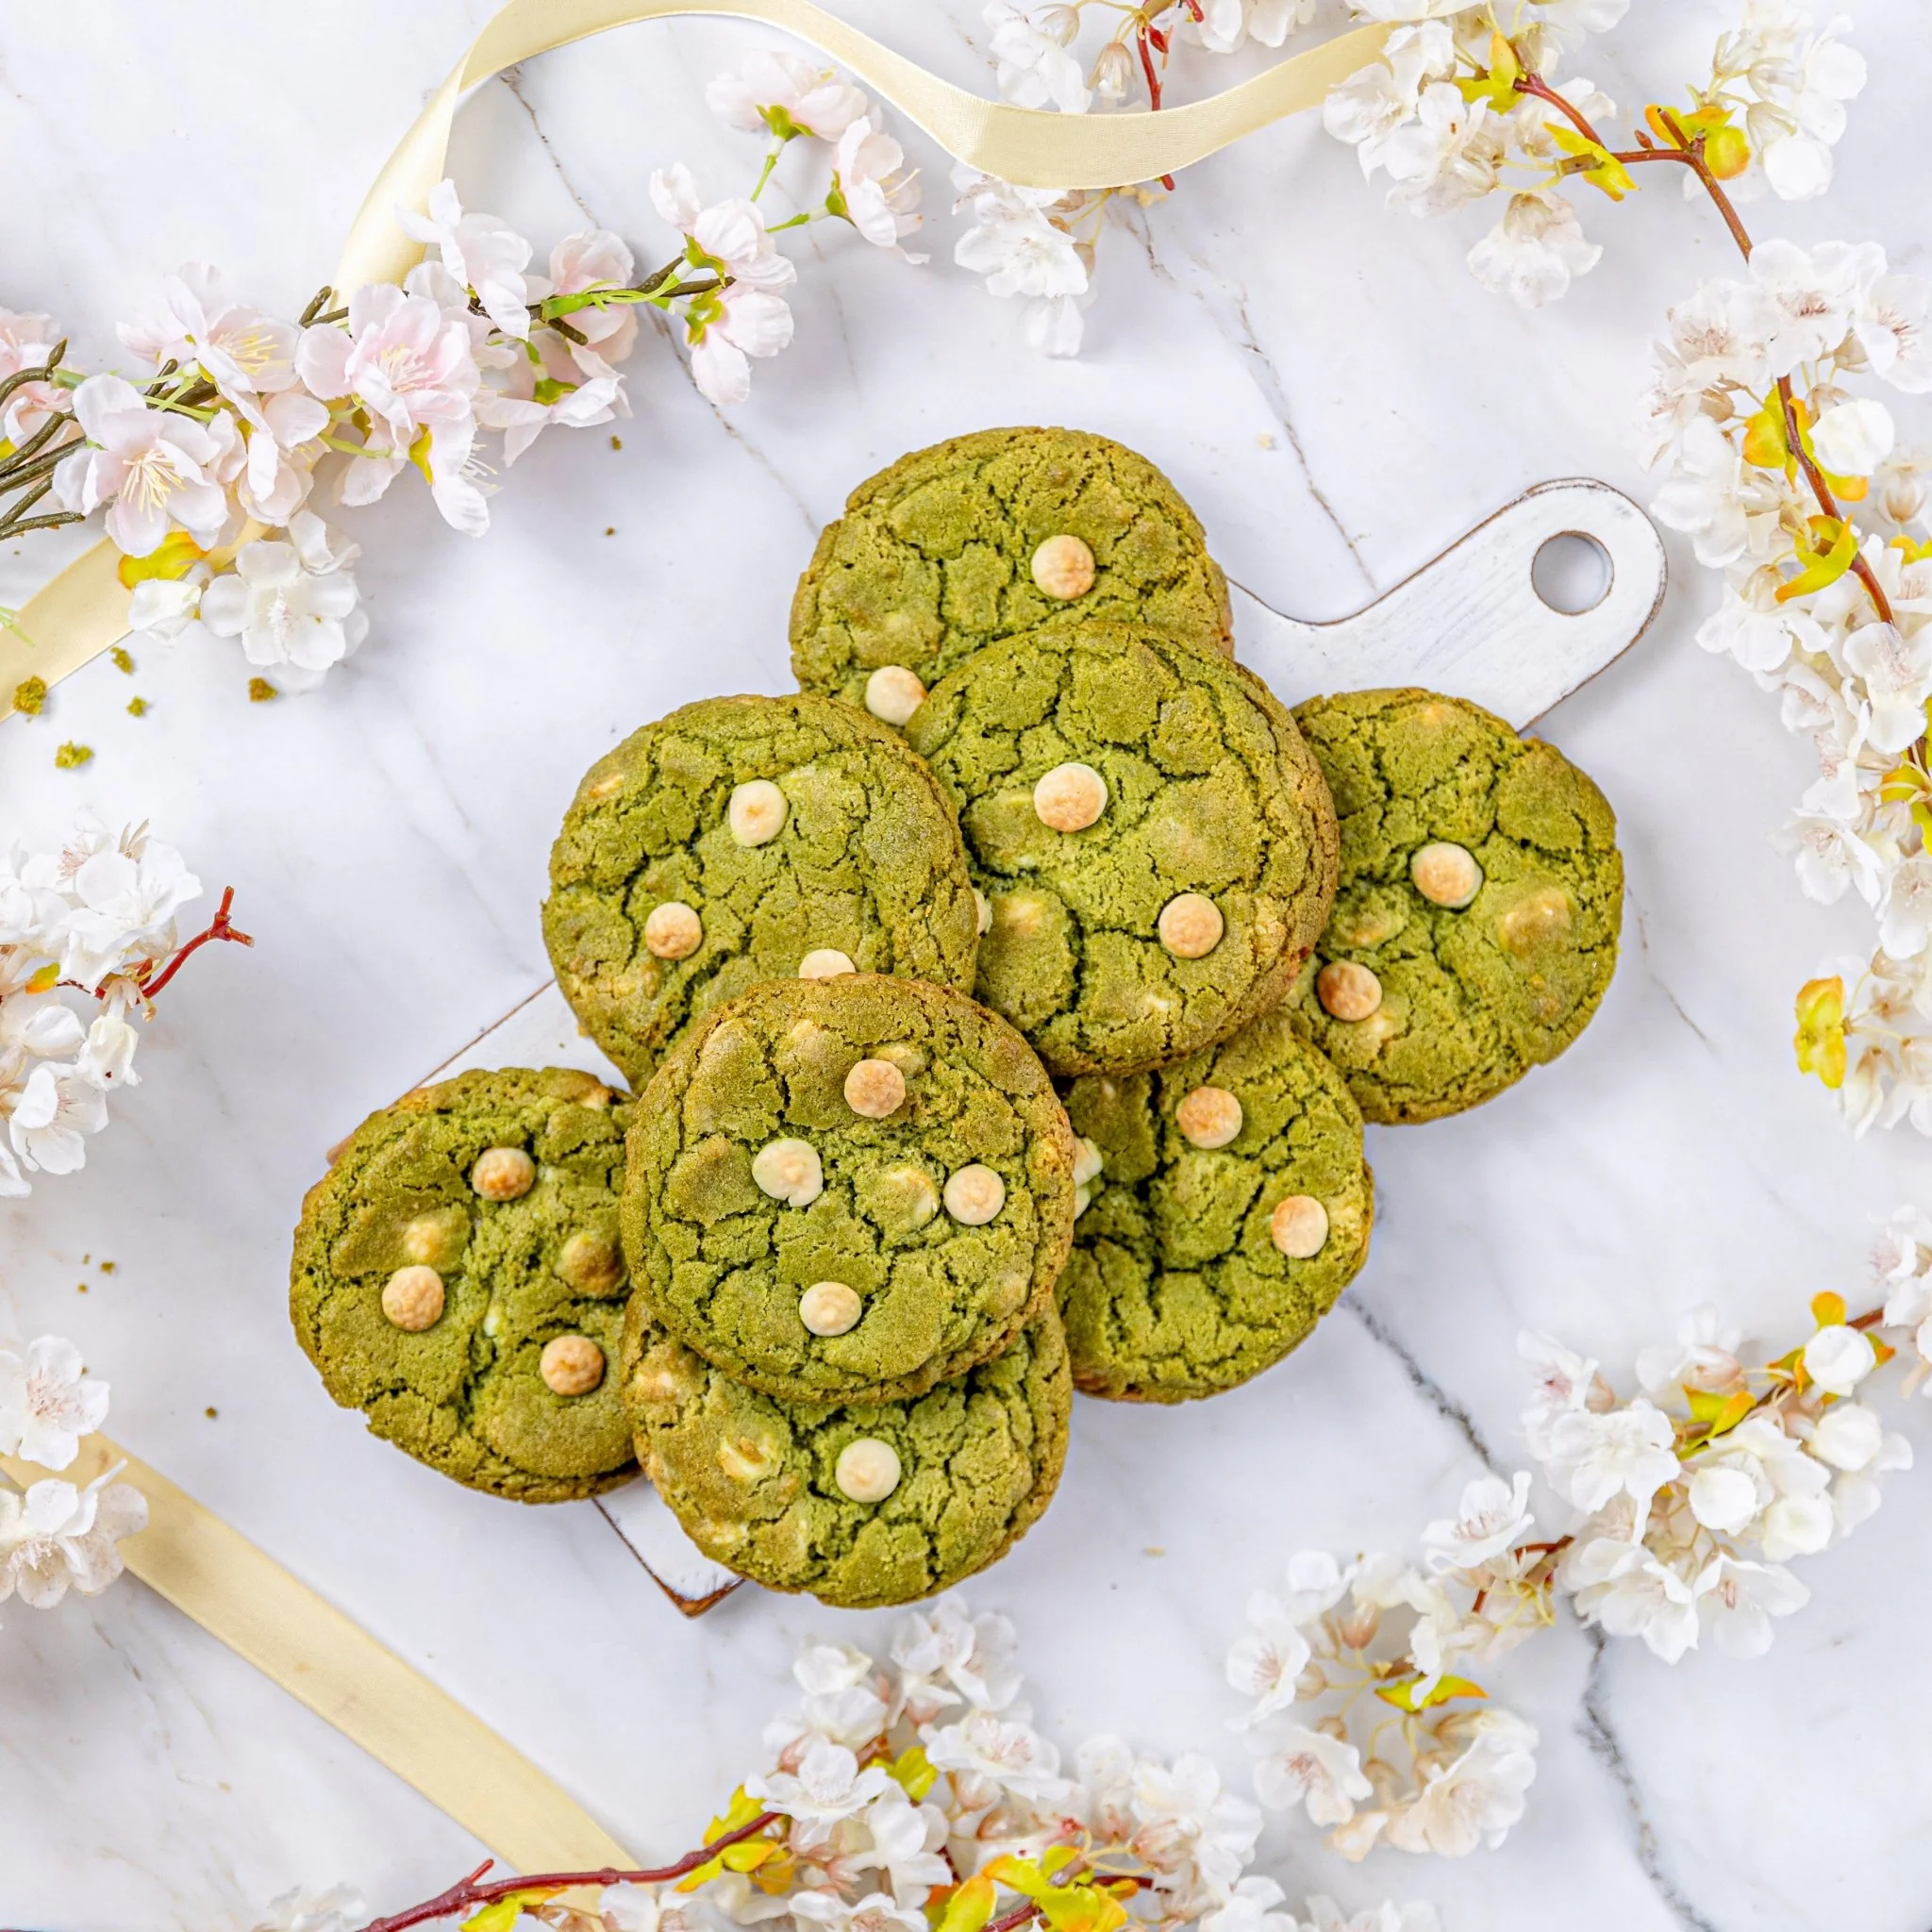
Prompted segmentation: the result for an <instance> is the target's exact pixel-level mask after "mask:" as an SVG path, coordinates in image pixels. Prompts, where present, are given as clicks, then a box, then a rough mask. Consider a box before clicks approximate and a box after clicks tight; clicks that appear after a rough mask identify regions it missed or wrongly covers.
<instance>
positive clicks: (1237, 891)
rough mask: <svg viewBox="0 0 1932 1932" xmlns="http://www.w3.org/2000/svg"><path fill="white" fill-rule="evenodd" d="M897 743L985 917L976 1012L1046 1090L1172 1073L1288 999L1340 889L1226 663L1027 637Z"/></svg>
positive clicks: (1315, 822) (1263, 707)
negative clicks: (1001, 1033)
mask: <svg viewBox="0 0 1932 1932" xmlns="http://www.w3.org/2000/svg"><path fill="white" fill-rule="evenodd" d="M907 741H908V743H910V744H911V745H912V747H913V749H914V750H916V751H918V752H920V753H922V754H924V757H925V758H927V759H928V760H930V762H931V765H932V769H933V772H934V774H936V776H937V777H938V779H939V781H940V784H941V786H942V787H943V788H944V790H945V791H946V792H947V794H948V795H949V796H950V797H951V799H952V800H953V803H954V804H955V806H956V807H957V808H958V813H959V824H960V828H961V829H962V830H963V831H964V832H965V834H966V849H967V853H968V856H969V858H971V860H972V864H973V876H974V885H975V886H977V887H978V888H979V889H980V890H981V891H983V892H984V893H985V895H986V897H987V900H988V902H989V907H990V913H991V924H990V927H989V930H988V932H987V934H986V937H985V938H984V939H983V940H982V941H981V943H980V948H979V978H978V985H977V991H978V994H979V997H980V998H981V999H983V1000H984V1001H985V1002H986V1003H987V1005H989V1006H990V1007H991V1008H994V1009H995V1010H996V1011H998V1012H1001V1013H1004V1014H1005V1015H1006V1017H1007V1018H1008V1020H1010V1021H1011V1022H1012V1023H1013V1024H1014V1025H1016V1026H1018V1027H1019V1028H1020V1030H1021V1031H1022V1032H1023V1033H1024V1034H1025V1036H1026V1037H1027V1039H1028V1040H1030V1041H1032V1042H1033V1044H1034V1046H1035V1047H1036V1048H1037V1049H1038V1051H1039V1053H1040V1056H1041V1058H1042V1059H1044V1060H1045V1062H1046V1064H1047V1065H1048V1066H1049V1067H1051V1068H1052V1069H1053V1071H1054V1072H1055V1073H1057V1074H1089V1073H1131V1072H1134V1071H1135V1070H1137V1069H1139V1068H1141V1067H1149V1066H1157V1065H1159V1064H1160V1063H1162V1062H1164V1061H1167V1060H1171V1059H1175V1058H1179V1057H1180V1056H1182V1055H1183V1054H1189V1053H1192V1052H1193V1051H1194V1050H1195V1049H1196V1048H1198V1047H1201V1046H1205V1045H1208V1043H1209V1042H1211V1041H1216V1040H1220V1039H1224V1037H1225V1036H1226V1035H1228V1034H1230V1033H1232V1032H1233V1031H1234V1030H1235V1029H1236V1028H1237V1027H1238V1026H1240V1025H1241V1024H1242V1023H1243V1022H1244V1021H1246V1020H1249V1019H1252V1018H1253V1017H1254V1016H1255V1015H1256V1014H1257V1013H1262V1012H1266V1011H1267V1010H1268V1009H1269V1008H1271V1007H1274V1006H1275V1005H1276V1004H1278V1003H1279V1001H1280V1000H1281V999H1282V998H1283V997H1284V995H1285V994H1286V993H1287V992H1288V991H1289V990H1290V988H1291V986H1292V985H1293V983H1294V976H1295V973H1296V970H1297V969H1298V968H1299V967H1300V965H1301V963H1302V961H1303V960H1304V959H1305V958H1307V954H1308V949H1309V948H1310V946H1312V945H1313V943H1314V941H1315V937H1316V935H1317V934H1318V933H1319V932H1320V931H1321V930H1322V924H1323V921H1324V919H1326V917H1327V915H1328V904H1329V901H1330V899H1331V898H1332V897H1333V896H1334V892H1335V867H1336V832H1335V814H1334V810H1333V808H1332V807H1331V806H1330V804H1329V802H1328V788H1327V787H1326V786H1325V785H1324V783H1323V782H1322V774H1321V773H1320V772H1319V771H1318V770H1317V769H1316V767H1315V761H1314V759H1313V758H1310V757H1309V755H1308V751H1307V746H1306V745H1304V744H1303V743H1302V741H1301V734H1300V733H1299V732H1297V731H1296V729H1295V727H1294V721H1293V720H1292V719H1291V717H1290V716H1289V715H1288V713H1287V712H1286V711H1285V710H1283V708H1281V706H1280V705H1278V704H1277V703H1276V702H1275V701H1274V698H1273V697H1272V696H1270V694H1269V692H1268V691H1267V689H1266V687H1265V686H1264V685H1262V684H1261V683H1260V681H1259V680H1258V679H1257V678H1255V677H1253V676H1251V675H1249V674H1248V673H1247V672H1246V671H1243V670H1242V669H1241V667H1240V666H1239V665H1237V664H1234V663H1231V662H1230V661H1229V660H1228V659H1226V658H1221V657H1217V656H1215V655H1214V654H1213V653H1211V652H1208V651H1202V650H1197V649H1196V648H1195V647H1194V646H1193V645H1191V644H1186V643H1180V642H1176V641H1174V639H1172V638H1169V637H1164V636H1162V635H1161V634H1160V633H1159V632H1158V631H1155V630H1151V629H1148V628H1146V627H1145V626H1143V625H1120V624H1098V623H1096V624H1083V625H1065V626H1062V627H1059V628H1057V629H1053V630H1043V631H1035V632H1034V633H1033V634H1032V635H1031V636H1030V637H1024V638H1014V639H1009V640H1008V641H1006V642H1004V643H998V644H990V645H988V646H987V648H986V649H985V650H984V651H982V652H980V653H979V655H978V656H977V657H976V658H974V659H973V661H972V662H971V663H970V664H968V665H967V666H966V667H965V668H964V669H963V670H960V671H956V672H954V673H953V675H951V676H950V677H946V678H942V679H941V681H940V683H939V684H937V685H936V686H935V687H934V688H933V692H932V695H931V697H930V698H928V699H927V701H926V702H925V704H924V705H923V706H922V707H921V708H920V710H919V713H918V715H917V716H916V717H915V718H914V719H913V720H912V723H911V724H910V725H909V726H908V731H907Z"/></svg>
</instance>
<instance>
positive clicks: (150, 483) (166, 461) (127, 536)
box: [54, 375, 234, 557]
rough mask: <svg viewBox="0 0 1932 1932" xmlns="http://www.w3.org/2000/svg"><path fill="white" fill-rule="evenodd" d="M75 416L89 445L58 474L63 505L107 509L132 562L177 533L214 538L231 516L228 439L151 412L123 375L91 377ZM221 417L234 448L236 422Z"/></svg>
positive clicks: (185, 419) (79, 394)
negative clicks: (226, 485) (219, 475)
mask: <svg viewBox="0 0 1932 1932" xmlns="http://www.w3.org/2000/svg"><path fill="white" fill-rule="evenodd" d="M74 415H75V421H76V422H77V423H78V424H79V425H80V426H81V429H82V431H83V432H84V434H85V436H86V439H87V440H86V441H85V443H82V444H78V445H76V446H75V448H74V450H73V452H72V454H71V455H68V456H65V457H63V458H61V459H60V462H59V464H58V466H57V467H56V469H55V471H54V494H55V496H56V497H58V499H59V502H60V504H61V507H62V508H66V509H71V510H75V511H77V512H79V513H80V514H81V515H83V516H85V515H87V514H88V513H89V512H90V511H92V510H95V509H98V508H101V507H102V506H103V505H106V506H107V510H108V516H107V529H108V536H109V537H110V538H112V539H113V541H114V543H115V545H116V546H117V547H118V548H119V549H122V550H125V552H126V553H127V555H128V556H130V557H146V556H149V555H150V554H151V553H152V552H154V551H155V550H157V549H158V548H159V547H160V544H161V542H162V541H163V539H165V538H166V537H167V535H168V533H169V531H171V530H175V529H181V530H186V531H187V532H188V533H189V535H190V536H192V538H194V540H195V541H197V542H198V543H201V544H203V545H204V546H206V545H208V544H211V543H213V542H214V541H215V540H216V538H217V537H219V536H220V534H221V532H222V528H223V526H224V525H225V524H226V523H227V522H228V519H229V516H230V515H231V510H230V507H229V503H228V497H227V492H226V491H225V490H224V489H223V488H222V486H221V484H220V482H219V481H218V480H217V479H216V476H215V474H214V473H215V470H216V467H217V465H218V463H219V461H220V459H221V458H222V456H223V454H224V451H225V447H226V446H228V445H227V444H225V441H224V439H223V437H222V436H221V435H218V434H217V432H216V431H215V430H213V429H211V428H208V427H205V426H204V425H202V424H200V423H198V422H196V421H195V420H194V419H193V418H192V417H191V416H184V415H179V414H176V413H174V412H171V411H169V410H165V409H161V408H153V407H151V406H150V405H149V403H148V401H147V399H146V398H145V397H144V396H143V395H142V393H141V391H139V390H137V389H136V388H135V387H134V385H133V384H132V383H130V382H125V381H124V380H123V379H122V378H121V377H120V376H118V375H90V376H89V377H88V378H87V379H86V381H84V382H83V383H82V384H81V385H80V387H79V388H78V389H76V390H75V392H74ZM220 420H221V421H222V422H223V423H225V425H227V437H228V440H229V443H233V441H234V425H233V423H232V420H231V419H228V418H222V419H220Z"/></svg>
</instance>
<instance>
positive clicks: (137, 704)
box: [127, 698, 147, 718]
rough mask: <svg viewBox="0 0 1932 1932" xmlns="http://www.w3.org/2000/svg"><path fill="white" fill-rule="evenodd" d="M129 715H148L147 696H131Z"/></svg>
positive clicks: (141, 716) (128, 707) (137, 716)
mask: <svg viewBox="0 0 1932 1932" xmlns="http://www.w3.org/2000/svg"><path fill="white" fill-rule="evenodd" d="M127 715H128V716H129V717H130V718H144V717H146V716H147V700H146V699H145V698H129V699H128V700H127Z"/></svg>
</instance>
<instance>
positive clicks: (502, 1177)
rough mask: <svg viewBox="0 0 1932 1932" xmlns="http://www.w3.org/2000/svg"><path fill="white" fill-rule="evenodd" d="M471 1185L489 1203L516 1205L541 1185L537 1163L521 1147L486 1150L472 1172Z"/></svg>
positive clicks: (477, 1159)
mask: <svg viewBox="0 0 1932 1932" xmlns="http://www.w3.org/2000/svg"><path fill="white" fill-rule="evenodd" d="M470 1185H471V1186H472V1187H473V1188H475V1191H477V1192H478V1193H479V1194H481V1195H482V1196H483V1198H484V1199H485V1200H486V1201H514V1200H516V1199H517V1198H518V1197H519V1196H520V1195H524V1194H527V1193H528V1192H529V1191H530V1190H531V1189H532V1188H533V1187H535V1186H536V1185H537V1163H536V1162H535V1161H534V1160H532V1159H531V1158H530V1157H529V1156H528V1155H527V1154H525V1152H524V1150H523V1149H522V1148H521V1147H486V1148H485V1149H484V1150H483V1152H482V1153H481V1154H479V1155H478V1156H477V1157H476V1164H475V1167H473V1168H472V1169H471V1170H470Z"/></svg>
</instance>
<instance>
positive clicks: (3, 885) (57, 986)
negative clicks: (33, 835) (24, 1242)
mask: <svg viewBox="0 0 1932 1932" xmlns="http://www.w3.org/2000/svg"><path fill="white" fill-rule="evenodd" d="M200 892H201V881H200V880H199V879H197V878H196V877H195V876H194V874H192V873H191V872H190V871H189V870H188V868H187V866H186V865H185V864H184V863H183V861H182V858H181V855H180V854H179V853H178V852H176V851H175V848H174V847H173V846H172V845H163V844H162V843H161V842H160V841H158V840H157V839H151V838H149V836H148V833H147V827H146V826H145V825H144V824H141V825H128V826H125V827H124V828H123V829H122V830H121V832H120V833H119V834H118V835H117V834H115V833H112V832H110V831H108V828H107V826H106V825H104V824H102V823H101V822H100V821H99V820H98V819H95V818H92V817H89V816H85V815H84V816H83V817H82V818H81V820H80V822H79V824H78V825H77V827H76V828H75V834H74V836H73V838H72V839H70V840H69V841H68V842H67V843H66V844H65V845H64V846H62V847H61V848H60V849H59V850H58V851H57V852H29V851H28V850H27V849H26V847H25V844H23V843H19V842H16V843H15V844H14V845H13V846H12V847H10V848H9V849H8V850H6V851H4V852H0V1122H4V1123H5V1126H6V1132H5V1134H4V1136H0V1196H7V1195H20V1194H25V1193H28V1192H29V1191H31V1184H30V1183H29V1181H28V1179H27V1175H28V1174H34V1173H40V1174H73V1173H74V1172H75V1170H77V1169H78V1168H80V1167H81V1166H83V1165H84V1164H85V1162H86V1159H87V1137H88V1136H89V1135H90V1134H97V1133H99V1132H100V1130H101V1129H102V1128H103V1127H104V1126H106V1125H107V1124H108V1094H109V1092H111V1091H114V1090H115V1089H117V1088H122V1087H132V1086H135V1085H137V1084H138V1082H139V1078H140V1076H139V1075H138V1074H136V1073H135V1071H134V1049H135V1047H136V1045H137V1043H138V1041H139V1034H138V1032H137V1030H136V1028H135V1026H134V1024H133V1021H134V1020H135V1019H136V1018H139V1017H142V1016H144V1015H145V1014H146V1012H147V1010H148V1002H147V995H146V991H145V989H146V987H147V986H148V984H149V983H150V982H151V981H152V980H153V979H154V977H155V974H156V972H157V970H158V968H159V967H160V965H161V964H162V962H164V961H165V960H166V959H167V958H169V957H170V956H171V955H172V954H173V953H174V952H175V949H176V945H177V937H176V933H175V912H176V911H177V910H178V909H179V908H181V907H182V906H183V905H185V904H186V903H187V902H188V901H189V900H191V899H193V898H196V897H198V896H199V894H200ZM84 1014H91V1015H92V1018H91V1019H89V1018H85V1017H84Z"/></svg>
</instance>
